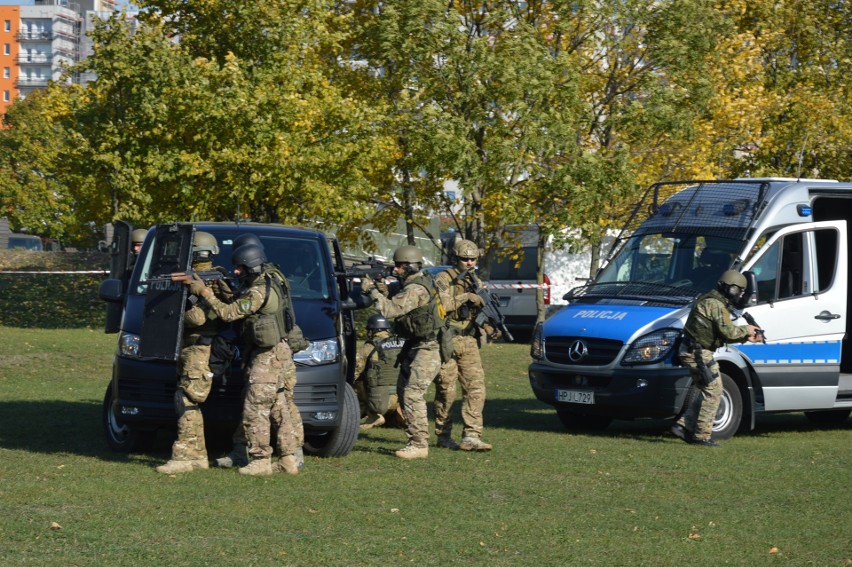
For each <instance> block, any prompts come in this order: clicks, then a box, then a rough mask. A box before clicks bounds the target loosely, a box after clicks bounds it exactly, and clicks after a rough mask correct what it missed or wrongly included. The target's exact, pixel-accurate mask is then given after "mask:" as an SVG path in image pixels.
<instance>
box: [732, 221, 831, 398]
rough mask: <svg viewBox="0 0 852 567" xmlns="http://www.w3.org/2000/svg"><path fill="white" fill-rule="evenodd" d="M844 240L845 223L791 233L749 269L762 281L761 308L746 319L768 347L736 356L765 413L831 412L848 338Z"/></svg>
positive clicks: (779, 235)
mask: <svg viewBox="0 0 852 567" xmlns="http://www.w3.org/2000/svg"><path fill="white" fill-rule="evenodd" d="M846 232H847V227H846V221H829V222H814V223H807V224H800V225H794V226H788V227H786V228H783V229H781V230H779V231H777V232H776V233H774V234H773V235H772V237H771V238H770V239H768V240H767V241H766V243H765V244H764V245H763V246H762V247H761V250H760V251H759V252H758V253H757V255H755V257H754V258H752V259H750V260H749V261H748V262H747V263H746V264H745V266H744V269H745V270H750V271H752V272H754V273H755V274H756V275H757V283H758V304H757V305H755V306H753V307H749V308H748V312H749V313H751V314H752V315H753V316H754V318H755V320H756V321H757V322H758V323H759V324H760V325H761V327H762V328H763V329H764V330H765V332H766V337H767V343H768V344H765V345H762V344H748V343H747V344H744V345H738V346H737V348H738V349H739V350H740V351H742V352H743V353H744V354H745V355H746V356H747V357H748V358H749V359H750V360H751V361H752V363H753V364H754V367H755V369H756V370H757V373H758V375H759V380H760V383H761V386H762V389H763V396H764V404H765V409H766V411H774V410H804V409H818V408H831V407H833V406H834V403H835V400H836V398H837V391H838V381H839V375H840V364H841V352H842V345H843V339H844V335H845V334H846V315H847V309H846V300H847V288H848V282H847V274H848V257H847V242H846ZM737 323H744V322H743V321H737Z"/></svg>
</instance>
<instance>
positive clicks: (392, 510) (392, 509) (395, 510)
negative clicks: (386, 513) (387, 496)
mask: <svg viewBox="0 0 852 567" xmlns="http://www.w3.org/2000/svg"><path fill="white" fill-rule="evenodd" d="M391 512H399V508H391Z"/></svg>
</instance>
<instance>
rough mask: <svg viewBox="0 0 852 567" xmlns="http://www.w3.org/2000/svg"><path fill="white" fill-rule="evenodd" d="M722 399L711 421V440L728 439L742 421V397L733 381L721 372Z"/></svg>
mask: <svg viewBox="0 0 852 567" xmlns="http://www.w3.org/2000/svg"><path fill="white" fill-rule="evenodd" d="M722 386H723V387H724V390H723V391H722V399H721V400H720V401H719V409H718V410H716V419H715V420H713V439H730V438H731V437H733V436H734V434H735V433H736V432H737V430H738V429H739V428H740V422H742V419H743V397H742V394H740V388H739V386H737V383H736V382H734V379H733V378H731V377H730V376H728V375H727V374H725V373H724V372H722Z"/></svg>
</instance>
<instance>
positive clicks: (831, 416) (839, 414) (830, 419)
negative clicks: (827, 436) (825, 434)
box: [805, 409, 852, 426]
mask: <svg viewBox="0 0 852 567" xmlns="http://www.w3.org/2000/svg"><path fill="white" fill-rule="evenodd" d="M850 413H852V410H848V409H841V410H829V411H806V412H805V417H807V418H808V421H810V422H811V423H813V424H814V425H823V426H832V425H843V424H844V423H845V422H846V419H847V418H848V417H849V414H850Z"/></svg>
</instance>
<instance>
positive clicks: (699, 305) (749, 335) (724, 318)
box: [671, 270, 760, 447]
mask: <svg viewBox="0 0 852 567" xmlns="http://www.w3.org/2000/svg"><path fill="white" fill-rule="evenodd" d="M746 285H747V282H746V278H745V276H744V275H742V274H741V273H739V272H737V271H736V270H728V271H726V272H724V273H723V274H722V275H721V277H720V278H719V282H718V284H717V286H716V289H713V290H710V291H709V292H707V293H705V294H704V295H702V296H701V297H699V298H698V299H697V300H696V301H695V305H694V306H693V307H692V311H690V313H689V317H688V318H687V320H686V324H685V325H684V329H683V330H684V336H683V341H682V342H681V346H680V352H679V354H680V359H681V361H682V362H683V364H684V365H685V366H686V367H687V368H688V369H689V373H690V375H691V376H692V386H691V388H690V392H689V394H688V395H687V398H686V399H687V406H686V408H685V410H684V412H683V414H682V415H681V416H680V417H679V418H678V419H677V421H676V422H675V424H674V425H672V427H671V431H672V433H673V434H674V435H676V436H677V437H679V438H680V439H682V440H684V441H686V442H687V443H691V444H694V445H705V446H708V447H718V446H719V444H718V443H716V442H715V441H713V440H712V439H711V435H712V433H713V421H714V419H715V418H716V411H717V410H718V409H719V402H720V400H721V397H722V391H723V390H724V388H723V385H722V378H721V375H720V373H719V363H718V362H716V361H715V360H714V359H713V352H714V351H715V350H716V349H718V348H720V347H722V346H723V345H725V344H728V343H744V342H746V341H748V342H752V343H754V342H759V340H760V339H759V337H758V334H757V331H758V330H759V329H758V328H757V327H755V326H753V325H739V326H737V325H734V324H733V322H732V321H731V315H730V308H731V307H732V306H734V305H735V304H736V303H737V302H738V300H739V299H740V297H741V296H742V294H743V292H744V291H745V288H746Z"/></svg>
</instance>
